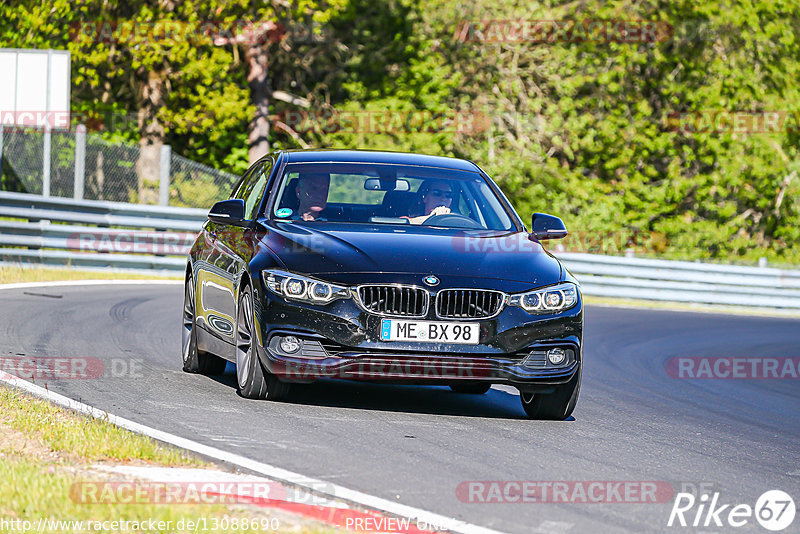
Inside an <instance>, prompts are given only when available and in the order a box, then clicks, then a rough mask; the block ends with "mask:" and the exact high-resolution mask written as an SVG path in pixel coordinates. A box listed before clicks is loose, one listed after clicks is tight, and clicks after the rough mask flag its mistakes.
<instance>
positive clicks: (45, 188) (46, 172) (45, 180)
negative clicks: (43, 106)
mask: <svg viewBox="0 0 800 534" xmlns="http://www.w3.org/2000/svg"><path fill="white" fill-rule="evenodd" d="M51 143H52V137H51V133H50V127H49V126H45V127H44V145H43V147H42V196H45V197H49V196H50V147H51Z"/></svg>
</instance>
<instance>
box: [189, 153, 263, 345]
mask: <svg viewBox="0 0 800 534" xmlns="http://www.w3.org/2000/svg"><path fill="white" fill-rule="evenodd" d="M273 165H274V161H273V159H272V158H267V159H265V160H262V161H260V162H258V163H257V164H255V165H254V166H253V168H251V171H250V172H249V174H248V175H247V176H246V178H245V179H244V180H243V181H242V183H241V184H240V186H239V188H238V189H237V190H236V191H235V192H234V194H233V195H232V198H238V199H241V200H244V203H245V217H246V218H247V219H248V220H250V221H252V220H254V219H255V218H257V216H258V213H257V211H258V209H259V207H260V205H261V199H262V198H263V195H264V190H265V188H266V185H267V181H268V180H269V175H270V172H271V170H272V167H273ZM206 231H207V232H208V233H209V234H210V235H209V241H210V242H212V243H213V245H212V249H213V254H212V257H210V258H209V259H210V261H209V262H208V263H209V264H210V265H208V266H207V267H208V268H207V270H206V271H205V272H204V273H203V275H202V278H201V277H200V276H198V292H200V296H201V299H200V300H201V303H200V305H201V306H202V308H203V310H204V312H205V314H206V324H207V325H208V326H209V330H210V331H211V332H212V333H213V334H215V335H216V336H218V337H219V338H221V339H222V340H224V341H226V342H228V343H234V341H235V340H234V329H235V325H236V306H237V302H236V285H237V283H238V280H239V275H240V274H241V272H242V270H243V269H244V267H245V263H246V262H248V261H249V260H250V258H251V257H252V254H253V247H254V244H255V243H254V236H253V233H254V229H253V228H244V227H241V226H234V225H229V224H221V223H214V222H211V221H209V222H208V224H207V225H206Z"/></svg>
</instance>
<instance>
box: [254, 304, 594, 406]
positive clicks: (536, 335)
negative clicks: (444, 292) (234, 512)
mask: <svg viewBox="0 0 800 534" xmlns="http://www.w3.org/2000/svg"><path fill="white" fill-rule="evenodd" d="M257 293H258V294H257V295H256V297H257V298H256V303H257V304H256V310H255V311H256V314H255V315H256V321H257V323H258V325H259V326H258V333H259V337H260V339H259V356H260V357H261V361H262V362H263V364H264V366H265V367H266V368H267V370H268V371H269V372H270V373H272V374H274V375H276V376H277V377H278V378H280V379H281V380H284V381H289V382H311V381H314V380H316V379H319V378H338V379H345V380H364V381H378V382H392V383H420V384H449V383H454V382H458V381H470V382H475V381H485V382H490V383H493V384H509V385H512V386H515V387H518V388H520V389H524V390H526V391H540V392H547V391H550V390H552V388H553V386H556V385H559V384H563V383H565V382H568V381H569V380H570V379H571V378H572V377H573V376H574V375H575V373H577V372H578V370H579V367H580V365H581V364H582V339H583V303H582V301H581V298H580V296H579V298H578V303H577V304H576V305H575V306H574V307H572V308H571V309H569V310H566V311H564V312H561V313H559V314H552V315H547V314H544V315H532V314H529V313H527V312H526V311H524V310H522V309H521V308H518V307H512V306H506V307H505V308H504V309H503V310H502V311H501V312H500V314H499V315H497V316H496V317H493V318H491V319H483V320H475V319H473V320H470V321H471V322H474V321H477V322H479V323H480V325H481V327H480V331H481V334H480V338H479V344H477V345H456V344H447V343H424V342H388V341H381V340H380V339H379V331H380V322H381V319H382V318H383V317H381V316H379V315H376V314H373V313H369V312H367V311H365V310H363V309H362V308H361V307H359V306H358V305H357V304H356V303H355V302H354V301H353V300H352V299H341V300H336V301H334V302H332V303H330V304H327V305H324V306H316V305H310V304H303V303H297V302H288V301H286V300H285V299H283V298H282V297H278V296H276V295H274V294H272V293H271V292H265V291H264V290H263V289H261V290H260V291H258V292H257ZM421 320H437V321H441V319H437V318H435V317H433V316H431V317H426V318H425V319H421ZM286 335H292V336H295V337H297V338H299V339H300V340H301V344H302V350H300V351H298V352H297V353H294V354H287V353H285V352H283V351H282V350H281V349H280V347H279V345H278V344H277V343H276V340H277V339H278V337H279V336H286ZM555 347H558V348H562V349H565V350H566V351H568V353H569V354H570V357H568V358H567V360H566V361H565V362H564V363H563V364H561V365H559V366H554V365H552V364H550V362H548V361H546V359H545V361H544V363H542V361H541V360H542V358H540V356H541V355H542V354H544V353H545V352H546V351H547V350H548V349H551V348H555ZM569 351H571V352H569ZM532 352H533V353H535V354H536V356H537V357H536V358H534V357H532V356H531V353H532ZM534 359H536V360H537V361H536V362H532V361H531V360H534Z"/></svg>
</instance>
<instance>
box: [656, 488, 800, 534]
mask: <svg viewBox="0 0 800 534" xmlns="http://www.w3.org/2000/svg"><path fill="white" fill-rule="evenodd" d="M753 516H755V519H756V521H758V523H759V524H760V525H761V526H762V527H764V528H765V529H767V530H771V531H773V532H778V531H781V530H784V529H786V528H787V527H788V526H789V525H791V524H792V521H794V516H795V504H794V500H792V498H791V496H789V494H788V493H786V492H785V491H781V490H770V491H767V492H764V493H763V494H762V495H761V496H760V497H759V498H758V500H757V501H756V505H755V508H753V507H751V506H750V505H749V504H737V505H733V504H722V503H721V502H720V500H719V492H715V493H714V494H713V495H711V496H709V494H707V493H706V494H704V495H701V496H700V497H699V498H696V497H695V496H694V495H693V494H691V493H678V495H677V496H676V497H675V504H674V505H673V506H672V512H670V514H669V520H668V521H667V526H668V527H672V526H681V527H743V526H745V525H747V524H748V523H749V522H750V521H751V520H752V519H753Z"/></svg>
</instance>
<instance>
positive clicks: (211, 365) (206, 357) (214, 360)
mask: <svg viewBox="0 0 800 534" xmlns="http://www.w3.org/2000/svg"><path fill="white" fill-rule="evenodd" d="M181 341H182V343H181V352H182V353H183V370H184V371H186V372H187V373H201V374H204V375H221V374H222V373H224V372H225V363H226V362H225V360H223V359H222V358H220V357H218V356H214V355H213V354H209V353H207V352H202V351H200V350H199V349H198V348H197V317H196V313H195V300H194V282H193V281H192V277H191V276H189V277H187V279H186V286H185V288H184V292H183V329H182V335H181Z"/></svg>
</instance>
